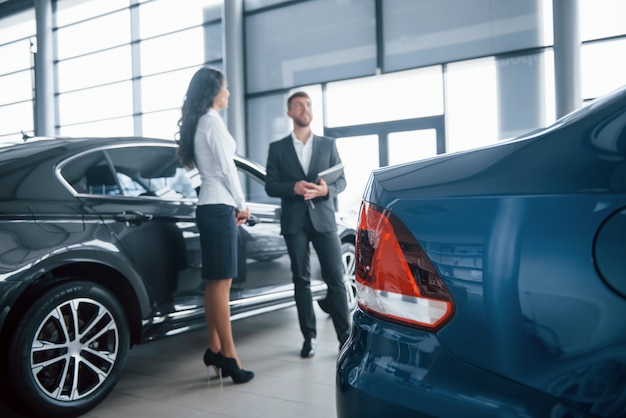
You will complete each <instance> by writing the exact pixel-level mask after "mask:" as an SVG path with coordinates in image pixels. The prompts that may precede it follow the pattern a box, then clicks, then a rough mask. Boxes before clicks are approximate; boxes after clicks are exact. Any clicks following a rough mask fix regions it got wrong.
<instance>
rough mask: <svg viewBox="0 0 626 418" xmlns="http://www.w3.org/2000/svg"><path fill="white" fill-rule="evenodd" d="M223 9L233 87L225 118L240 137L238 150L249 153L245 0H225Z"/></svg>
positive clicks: (226, 67)
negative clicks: (246, 107) (244, 29)
mask: <svg viewBox="0 0 626 418" xmlns="http://www.w3.org/2000/svg"><path fill="white" fill-rule="evenodd" d="M223 10H224V12H223V13H224V15H223V19H222V22H223V25H224V34H223V39H224V73H225V75H226V79H227V81H228V89H229V90H230V99H229V101H228V109H227V111H226V112H227V113H226V119H227V121H226V122H227V125H228V129H229V130H230V133H231V134H232V135H233V137H234V138H235V140H236V141H237V153H238V154H240V155H246V153H247V152H246V137H245V134H246V117H245V87H244V86H245V79H244V74H245V71H244V69H245V65H244V48H243V45H244V39H243V0H227V1H224V9H223Z"/></svg>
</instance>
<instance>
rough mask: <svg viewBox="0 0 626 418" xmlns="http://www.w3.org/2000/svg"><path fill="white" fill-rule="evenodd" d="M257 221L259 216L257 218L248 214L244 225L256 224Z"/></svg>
mask: <svg viewBox="0 0 626 418" xmlns="http://www.w3.org/2000/svg"><path fill="white" fill-rule="evenodd" d="M258 223H259V218H257V217H256V216H254V215H250V216H249V217H248V220H247V221H246V225H248V226H254V225H256V224H258Z"/></svg>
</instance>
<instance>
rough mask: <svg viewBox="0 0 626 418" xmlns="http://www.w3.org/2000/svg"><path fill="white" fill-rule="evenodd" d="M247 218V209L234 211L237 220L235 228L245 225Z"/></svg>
mask: <svg viewBox="0 0 626 418" xmlns="http://www.w3.org/2000/svg"><path fill="white" fill-rule="evenodd" d="M249 217H250V209H248V208H246V209H245V210H237V211H235V219H236V220H237V226H239V225H243V224H245V223H246V221H247V220H248V218H249Z"/></svg>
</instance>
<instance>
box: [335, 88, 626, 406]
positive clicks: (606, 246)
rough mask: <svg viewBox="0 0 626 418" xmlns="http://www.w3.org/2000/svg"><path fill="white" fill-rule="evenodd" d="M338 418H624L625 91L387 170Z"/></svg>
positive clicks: (361, 242)
mask: <svg viewBox="0 0 626 418" xmlns="http://www.w3.org/2000/svg"><path fill="white" fill-rule="evenodd" d="M356 243H357V244H356V257H357V266H356V279H357V297H358V305H359V308H358V309H357V311H356V312H355V314H354V320H353V327H352V332H351V336H350V339H349V340H348V342H347V343H346V344H345V345H344V347H343V349H342V350H341V352H340V354H339V358H338V361H337V376H336V403H337V416H338V418H348V417H361V418H362V417H382V416H385V417H394V418H399V417H454V418H459V417H481V418H485V417H550V418H565V417H625V416H626V86H625V87H624V88H621V89H619V90H617V91H615V92H613V93H611V94H609V95H607V96H605V97H602V98H599V99H596V100H595V101H593V102H591V103H589V104H588V105H586V106H585V107H583V108H581V109H579V110H577V111H575V112H573V113H571V114H569V115H567V116H565V117H563V118H561V119H560V120H558V121H557V122H556V123H554V124H553V125H552V126H550V127H548V128H546V129H543V130H540V131H536V132H532V133H529V134H527V135H525V136H523V137H520V138H516V139H514V140H510V141H506V142H502V143H499V144H497V145H494V146H489V147H485V148H481V149H476V150H471V151H465V152H460V153H454V154H446V155H441V156H438V157H435V158H432V159H428V160H422V161H417V162H413V163H408V164H404V165H399V166H394V167H386V168H382V169H378V170H375V171H374V172H373V173H372V174H371V176H370V179H369V182H368V185H367V187H366V188H365V192H364V196H363V202H362V206H361V211H360V216H359V221H358V231H357V239H356Z"/></svg>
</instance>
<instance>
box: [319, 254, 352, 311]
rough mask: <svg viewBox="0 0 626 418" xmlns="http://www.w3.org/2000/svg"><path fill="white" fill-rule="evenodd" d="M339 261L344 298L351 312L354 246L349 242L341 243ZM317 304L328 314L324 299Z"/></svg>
mask: <svg viewBox="0 0 626 418" xmlns="http://www.w3.org/2000/svg"><path fill="white" fill-rule="evenodd" d="M341 261H342V264H343V272H344V273H343V282H344V285H345V286H346V296H347V298H348V311H349V312H352V311H354V310H355V309H356V306H357V298H356V276H355V266H356V252H355V247H354V244H352V243H351V242H342V243H341ZM317 304H318V305H319V307H320V308H321V309H322V311H324V312H326V313H329V309H328V303H327V301H326V299H322V300H319V301H317Z"/></svg>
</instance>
